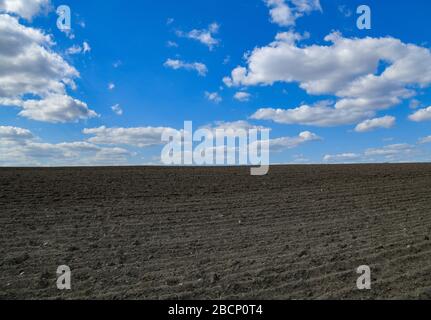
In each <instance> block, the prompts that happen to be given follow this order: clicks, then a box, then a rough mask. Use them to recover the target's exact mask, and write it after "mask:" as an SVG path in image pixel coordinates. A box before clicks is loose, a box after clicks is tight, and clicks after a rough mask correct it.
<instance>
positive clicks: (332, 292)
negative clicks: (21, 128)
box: [0, 164, 431, 299]
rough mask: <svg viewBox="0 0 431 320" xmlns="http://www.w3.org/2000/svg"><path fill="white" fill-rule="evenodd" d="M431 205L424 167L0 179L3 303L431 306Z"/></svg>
mask: <svg viewBox="0 0 431 320" xmlns="http://www.w3.org/2000/svg"><path fill="white" fill-rule="evenodd" d="M430 193H431V165H419V164H412V165H362V166H274V167H271V170H270V174H269V175H268V176H265V177H253V176H250V173H249V169H247V168H73V169H72V168H64V169H62V168H58V169H0V210H1V212H0V298H3V299H15V298H24V299H34V298H50V299H56V298H67V299H78V298H79V299H90V298H97V299H112V298H115V299H126V298H127V299H231V298H232V299H242V298H247V299H292V298H293V299H298V298H299V299H328V298H342V299H356V298H359V299H369V298H372V299H388V298H391V299H392V298H414V299H416V298H421V299H429V298H431V241H430V237H431V194H430ZM64 264H65V265H68V266H70V268H71V269H72V290H71V291H67V292H64V291H59V290H57V288H56V270H57V267H58V266H59V265H64ZM360 265H369V266H370V267H371V270H372V279H373V283H372V289H371V290H369V291H359V290H358V289H357V288H356V280H357V278H358V276H359V275H358V274H357V273H356V268H357V267H359V266H360Z"/></svg>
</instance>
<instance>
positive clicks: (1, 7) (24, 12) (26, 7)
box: [0, 0, 51, 20]
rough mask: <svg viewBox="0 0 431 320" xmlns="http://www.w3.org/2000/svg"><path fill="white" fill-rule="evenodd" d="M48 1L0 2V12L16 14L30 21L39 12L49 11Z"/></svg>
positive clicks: (9, 0) (17, 0)
mask: <svg viewBox="0 0 431 320" xmlns="http://www.w3.org/2000/svg"><path fill="white" fill-rule="evenodd" d="M50 5H51V4H50V0H0V12H2V11H4V12H7V13H12V14H16V15H18V16H20V17H23V18H24V19H27V20H32V18H33V17H35V16H37V15H38V14H40V13H41V12H43V11H45V12H47V11H48V10H50Z"/></svg>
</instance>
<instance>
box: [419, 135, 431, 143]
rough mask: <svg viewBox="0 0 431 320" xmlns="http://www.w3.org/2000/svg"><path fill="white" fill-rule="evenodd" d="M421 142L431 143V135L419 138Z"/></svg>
mask: <svg viewBox="0 0 431 320" xmlns="http://www.w3.org/2000/svg"><path fill="white" fill-rule="evenodd" d="M419 143H420V144H425V143H431V136H428V137H423V138H421V139H419Z"/></svg>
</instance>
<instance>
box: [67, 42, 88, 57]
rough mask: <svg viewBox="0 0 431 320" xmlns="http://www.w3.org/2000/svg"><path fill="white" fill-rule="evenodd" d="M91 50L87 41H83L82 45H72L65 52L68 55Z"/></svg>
mask: <svg viewBox="0 0 431 320" xmlns="http://www.w3.org/2000/svg"><path fill="white" fill-rule="evenodd" d="M90 51H91V47H90V45H89V44H88V42H85V41H84V43H83V44H82V46H79V45H76V44H75V45H73V46H72V47H70V48H69V49H67V50H66V53H67V54H69V55H75V54H81V53H83V54H86V53H87V52H90Z"/></svg>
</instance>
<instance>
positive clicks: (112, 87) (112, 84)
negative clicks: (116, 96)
mask: <svg viewBox="0 0 431 320" xmlns="http://www.w3.org/2000/svg"><path fill="white" fill-rule="evenodd" d="M108 89H109V90H114V89H115V83H113V82H110V83H108Z"/></svg>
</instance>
